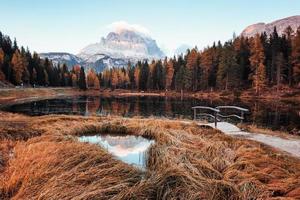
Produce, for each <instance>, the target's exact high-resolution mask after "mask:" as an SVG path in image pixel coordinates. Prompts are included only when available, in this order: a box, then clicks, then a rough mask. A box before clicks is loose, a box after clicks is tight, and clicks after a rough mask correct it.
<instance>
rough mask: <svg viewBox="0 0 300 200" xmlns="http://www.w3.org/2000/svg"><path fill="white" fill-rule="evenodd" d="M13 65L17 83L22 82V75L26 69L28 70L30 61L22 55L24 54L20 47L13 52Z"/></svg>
mask: <svg viewBox="0 0 300 200" xmlns="http://www.w3.org/2000/svg"><path fill="white" fill-rule="evenodd" d="M11 65H12V72H13V78H14V82H15V83H16V84H21V83H22V76H23V73H24V72H25V70H27V65H28V63H27V61H26V58H24V57H23V56H22V54H21V53H20V52H19V50H18V49H17V50H16V51H15V53H14V54H13V57H12V60H11Z"/></svg>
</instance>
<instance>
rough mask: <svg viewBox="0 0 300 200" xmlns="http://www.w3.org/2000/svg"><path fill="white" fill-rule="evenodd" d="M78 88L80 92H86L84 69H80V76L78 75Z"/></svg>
mask: <svg viewBox="0 0 300 200" xmlns="http://www.w3.org/2000/svg"><path fill="white" fill-rule="evenodd" d="M78 86H79V88H80V89H81V90H86V89H87V87H86V80H85V73H84V68H83V67H81V68H80V74H79V81H78Z"/></svg>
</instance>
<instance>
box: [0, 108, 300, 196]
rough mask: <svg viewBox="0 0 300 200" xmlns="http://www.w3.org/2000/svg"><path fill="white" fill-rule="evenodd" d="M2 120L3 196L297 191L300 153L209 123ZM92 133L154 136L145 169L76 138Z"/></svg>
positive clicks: (72, 118)
mask: <svg viewBox="0 0 300 200" xmlns="http://www.w3.org/2000/svg"><path fill="white" fill-rule="evenodd" d="M0 121H1V123H2V125H1V128H0V133H1V137H0V138H1V140H0V151H1V155H2V156H3V157H2V159H0V167H1V171H0V172H1V176H0V177H1V182H0V199H72V198H73V199H278V198H286V199H289V198H290V199H297V198H300V162H299V160H297V159H295V158H292V157H289V156H283V155H282V153H280V152H276V151H275V150H273V149H271V148H270V147H266V146H264V145H261V144H259V143H256V142H254V141H247V140H241V139H235V138H231V137H229V136H226V135H224V134H222V133H220V132H218V131H215V130H213V129H205V128H199V127H197V126H196V125H186V124H182V123H179V122H178V121H171V120H159V119H151V120H149V119H147V120H145V119H138V118H136V119H124V118H118V117H111V118H104V117H80V116H55V115H54V116H44V117H26V116H22V115H17V114H9V113H0ZM15 121H17V122H16V124H19V125H18V126H16V128H15V129H14V125H13V124H14V122H15ZM20 124H22V125H20ZM21 130H22V131H21ZM94 133H111V134H134V135H141V136H144V137H148V138H153V139H155V140H156V143H155V144H154V145H153V146H152V147H151V148H150V150H149V159H148V162H147V170H146V171H140V170H139V169H136V168H134V167H132V166H130V165H127V164H125V163H122V162H121V161H119V160H116V159H115V158H114V157H112V156H111V155H110V154H109V153H107V152H106V151H105V150H103V149H102V148H101V147H99V146H97V145H92V144H85V143H80V142H78V141H77V139H76V136H78V135H83V134H94ZM23 134H24V136H23Z"/></svg>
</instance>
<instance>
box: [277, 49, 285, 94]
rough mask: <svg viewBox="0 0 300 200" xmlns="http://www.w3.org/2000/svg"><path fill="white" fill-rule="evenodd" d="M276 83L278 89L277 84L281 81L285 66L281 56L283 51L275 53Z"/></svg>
mask: <svg viewBox="0 0 300 200" xmlns="http://www.w3.org/2000/svg"><path fill="white" fill-rule="evenodd" d="M275 64H276V68H277V69H276V85H277V90H278V89H279V86H280V84H281V81H282V80H283V70H285V68H286V61H285V59H284V57H283V53H282V52H279V53H278V54H277V55H276V60H275Z"/></svg>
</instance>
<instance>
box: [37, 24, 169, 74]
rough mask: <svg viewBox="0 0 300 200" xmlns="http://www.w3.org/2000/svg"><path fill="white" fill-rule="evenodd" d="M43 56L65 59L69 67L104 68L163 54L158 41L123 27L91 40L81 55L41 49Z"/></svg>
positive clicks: (53, 60) (100, 69) (58, 60)
mask: <svg viewBox="0 0 300 200" xmlns="http://www.w3.org/2000/svg"><path fill="white" fill-rule="evenodd" d="M40 56H41V57H42V58H46V57H47V58H49V59H50V60H52V62H53V63H54V64H57V63H61V64H62V63H66V64H67V65H68V67H69V68H72V66H74V65H76V64H79V65H81V66H84V67H85V68H93V69H94V70H95V71H96V72H101V71H103V69H105V68H107V67H109V68H110V67H124V66H127V64H128V62H129V61H130V62H132V63H135V62H137V61H138V60H145V59H147V60H152V59H158V58H162V57H164V56H165V55H164V53H163V52H162V51H161V50H160V48H159V47H158V46H157V44H156V41H155V40H153V39H152V38H150V37H149V36H145V35H143V34H141V33H139V32H135V31H132V30H126V29H124V30H120V31H118V32H110V33H109V34H108V35H107V37H106V38H101V41H100V42H99V43H94V44H90V45H88V46H87V47H85V48H84V49H82V50H81V51H80V53H79V54H78V55H73V54H69V53H55V52H51V53H41V54H40Z"/></svg>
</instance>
